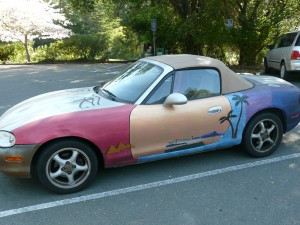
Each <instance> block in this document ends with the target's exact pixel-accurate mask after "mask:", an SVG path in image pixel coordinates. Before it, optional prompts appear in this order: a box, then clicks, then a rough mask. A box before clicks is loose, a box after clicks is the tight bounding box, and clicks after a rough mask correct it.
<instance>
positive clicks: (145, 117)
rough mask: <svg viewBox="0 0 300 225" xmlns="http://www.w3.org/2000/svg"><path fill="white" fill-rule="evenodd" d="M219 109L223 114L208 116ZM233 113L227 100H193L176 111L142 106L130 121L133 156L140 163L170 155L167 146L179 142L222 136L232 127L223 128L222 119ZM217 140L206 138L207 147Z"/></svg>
mask: <svg viewBox="0 0 300 225" xmlns="http://www.w3.org/2000/svg"><path fill="white" fill-rule="evenodd" d="M216 106H217V107H220V108H222V110H218V111H216V112H215V113H214V114H209V113H208V112H210V109H212V108H214V107H216ZM230 110H231V106H230V101H229V100H228V99H227V98H226V97H224V96H216V97H211V98H205V99H199V100H194V101H190V102H188V103H187V104H185V105H182V106H173V107H164V106H163V105H139V106H137V107H136V108H135V109H134V110H133V111H132V113H131V117H130V143H132V144H133V145H134V146H135V148H134V149H132V155H133V157H134V158H139V159H141V157H144V156H145V157H146V156H149V155H159V154H168V153H166V151H167V150H168V147H166V146H167V145H168V144H170V143H171V142H174V141H176V140H182V139H193V137H203V136H205V135H208V134H214V133H218V134H223V133H225V132H226V131H227V130H228V126H229V125H228V124H225V123H224V124H220V123H219V118H220V117H222V116H225V115H227V113H228V112H229V111H230ZM218 139H219V138H216V137H206V140H205V141H204V143H205V142H206V144H210V143H213V142H215V141H217V140H218ZM191 141H192V140H191ZM192 142H193V141H192ZM176 152H180V151H176Z"/></svg>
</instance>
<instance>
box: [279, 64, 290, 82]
mask: <svg viewBox="0 0 300 225" xmlns="http://www.w3.org/2000/svg"><path fill="white" fill-rule="evenodd" d="M288 75H289V74H288V72H287V71H286V66H285V63H284V62H282V63H281V64H280V78H282V79H284V80H286V79H288Z"/></svg>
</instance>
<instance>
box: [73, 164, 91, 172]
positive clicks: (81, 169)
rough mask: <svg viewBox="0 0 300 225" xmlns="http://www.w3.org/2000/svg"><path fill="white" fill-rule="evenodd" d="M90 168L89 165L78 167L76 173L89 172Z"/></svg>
mask: <svg viewBox="0 0 300 225" xmlns="http://www.w3.org/2000/svg"><path fill="white" fill-rule="evenodd" d="M88 169H89V167H88V166H87V165H84V166H80V165H76V168H75V169H74V173H76V172H80V171H88Z"/></svg>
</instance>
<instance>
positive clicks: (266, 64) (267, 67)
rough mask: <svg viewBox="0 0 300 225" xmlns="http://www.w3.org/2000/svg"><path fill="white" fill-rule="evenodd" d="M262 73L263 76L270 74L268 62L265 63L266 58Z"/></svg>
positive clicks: (265, 60)
mask: <svg viewBox="0 0 300 225" xmlns="http://www.w3.org/2000/svg"><path fill="white" fill-rule="evenodd" d="M264 73H265V74H270V73H271V69H270V67H269V66H268V61H267V59H266V58H265V59H264Z"/></svg>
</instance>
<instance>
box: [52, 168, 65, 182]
mask: <svg viewBox="0 0 300 225" xmlns="http://www.w3.org/2000/svg"><path fill="white" fill-rule="evenodd" d="M60 176H64V172H63V171H61V168H59V169H58V170H57V171H56V172H54V173H51V172H50V178H51V179H53V180H54V179H55V178H57V177H60Z"/></svg>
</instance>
